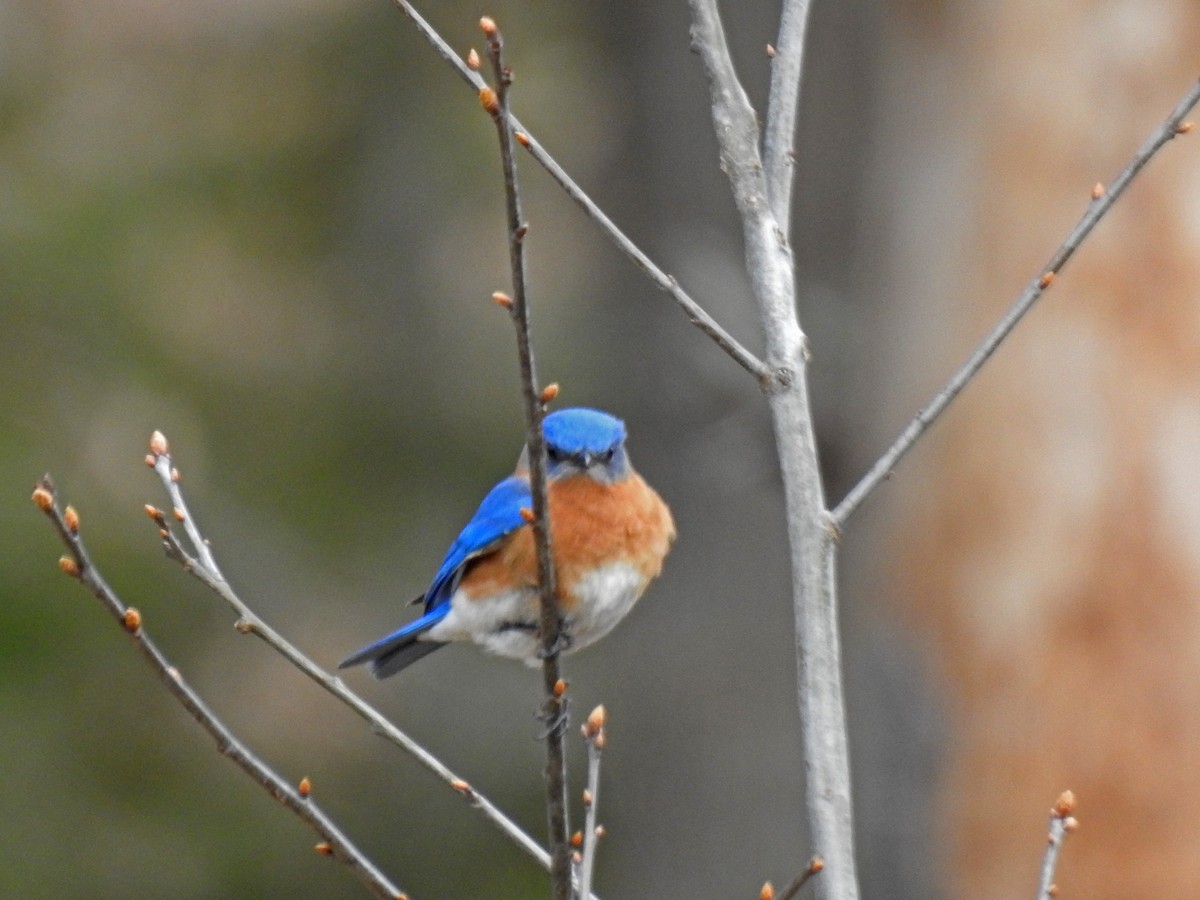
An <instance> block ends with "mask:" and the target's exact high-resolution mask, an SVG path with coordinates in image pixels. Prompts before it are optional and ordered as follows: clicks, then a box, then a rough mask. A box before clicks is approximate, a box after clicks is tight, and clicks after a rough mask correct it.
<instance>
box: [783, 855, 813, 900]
mask: <svg viewBox="0 0 1200 900" xmlns="http://www.w3.org/2000/svg"><path fill="white" fill-rule="evenodd" d="M824 869H825V860H823V859H821V857H819V856H814V857H813V858H812V859H810V860H809V861H808V868H807V869H805V870H804V871H803V872H801V873H800V874H799V875H797V876H796V877H795V878H793V879H792V883H791V884H789V885H788V886H787V887H785V888H784V889H783V891H781V892H780V893H779V894H778V895H777V896H776V897H775V900H793V898H794V897H797V896H799V895H800V889H801V888H802V887H804V886H805V885H806V884H808V880H809V879H810V878H812V877H813V876H814V875H817V874H819V873H820V872H822V871H823V870H824Z"/></svg>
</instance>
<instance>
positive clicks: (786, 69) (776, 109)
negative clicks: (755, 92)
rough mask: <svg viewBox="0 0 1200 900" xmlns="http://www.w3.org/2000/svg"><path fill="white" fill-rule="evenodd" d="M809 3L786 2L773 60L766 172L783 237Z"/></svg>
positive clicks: (786, 227) (789, 210) (765, 141)
mask: <svg viewBox="0 0 1200 900" xmlns="http://www.w3.org/2000/svg"><path fill="white" fill-rule="evenodd" d="M810 5H811V4H810V3H809V0H786V2H785V3H784V4H783V11H782V12H781V14H780V17H779V38H778V40H777V41H776V43H775V54H774V55H773V56H772V57H771V93H770V97H769V98H768V100H767V124H766V131H765V133H764V134H763V170H764V172H765V173H766V179H767V196H768V197H769V198H770V201H771V212H772V213H773V214H774V216H775V221H776V222H778V223H779V229H780V231H782V232H783V233H784V234H790V233H791V230H792V188H793V185H794V184H795V182H796V177H795V167H796V158H795V139H796V114H797V111H798V107H799V104H800V78H801V75H802V74H803V70H804V45H805V36H806V33H807V31H808V10H809V7H810Z"/></svg>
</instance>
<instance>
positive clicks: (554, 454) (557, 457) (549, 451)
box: [546, 444, 566, 466]
mask: <svg viewBox="0 0 1200 900" xmlns="http://www.w3.org/2000/svg"><path fill="white" fill-rule="evenodd" d="M564 459H566V454H564V453H563V452H562V451H561V450H559V449H558V448H557V447H555V446H553V445H551V444H547V445H546V461H547V462H549V463H550V465H552V466H556V465H558V464H559V463H560V462H562V461H563V460H564Z"/></svg>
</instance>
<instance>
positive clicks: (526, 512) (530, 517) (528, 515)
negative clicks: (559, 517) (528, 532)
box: [521, 506, 537, 525]
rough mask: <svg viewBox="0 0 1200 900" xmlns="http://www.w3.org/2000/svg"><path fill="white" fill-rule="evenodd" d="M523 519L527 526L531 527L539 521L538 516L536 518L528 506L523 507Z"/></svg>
mask: <svg viewBox="0 0 1200 900" xmlns="http://www.w3.org/2000/svg"><path fill="white" fill-rule="evenodd" d="M521 518H522V519H524V520H525V522H526V524H529V525H532V524H533V523H534V522H536V521H537V516H535V515H534V514H533V510H532V509H530V508H529V507H528V506H522V507H521Z"/></svg>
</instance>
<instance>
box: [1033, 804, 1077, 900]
mask: <svg viewBox="0 0 1200 900" xmlns="http://www.w3.org/2000/svg"><path fill="white" fill-rule="evenodd" d="M1074 811H1075V795H1074V794H1073V793H1072V792H1071V791H1063V792H1062V793H1061V794H1059V795H1058V800H1056V801H1055V803H1054V808H1053V809H1052V810H1050V833H1049V834H1048V835H1047V836H1046V853H1045V855H1044V856H1043V857H1042V875H1041V878H1040V880H1039V882H1038V894H1037V900H1052V898H1053V897H1055V896H1056V895H1057V893H1058V889H1057V887H1056V886H1055V884H1054V869H1055V867H1057V866H1058V854H1059V853H1060V852H1061V851H1062V845H1063V841H1065V840H1066V839H1067V835H1068V834H1074V832H1075V830H1076V829H1077V828H1078V827H1079V821H1078V820H1077V819H1076V818H1075V817H1074V816H1073V815H1072V813H1073V812H1074Z"/></svg>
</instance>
